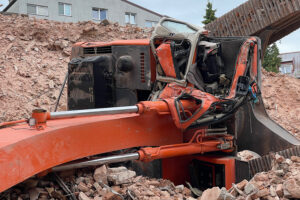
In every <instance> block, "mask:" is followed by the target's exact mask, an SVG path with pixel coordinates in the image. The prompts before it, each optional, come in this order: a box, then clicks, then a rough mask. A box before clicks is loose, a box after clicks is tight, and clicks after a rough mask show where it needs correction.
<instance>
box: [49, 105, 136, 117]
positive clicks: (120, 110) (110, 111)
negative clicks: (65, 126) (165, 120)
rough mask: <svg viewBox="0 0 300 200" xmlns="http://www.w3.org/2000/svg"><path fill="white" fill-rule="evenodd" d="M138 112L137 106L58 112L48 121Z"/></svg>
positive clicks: (52, 113) (51, 115) (52, 114)
mask: <svg viewBox="0 0 300 200" xmlns="http://www.w3.org/2000/svg"><path fill="white" fill-rule="evenodd" d="M138 110H139V109H138V107H137V106H123V107H112V108H97V109H86V110H71V111H60V112H51V113H50V119H60V118H69V117H80V116H91V115H112V114H123V113H137V112H138Z"/></svg>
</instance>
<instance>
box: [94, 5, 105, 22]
mask: <svg viewBox="0 0 300 200" xmlns="http://www.w3.org/2000/svg"><path fill="white" fill-rule="evenodd" d="M96 10H97V12H98V18H97V19H95V18H94V15H93V11H96ZM101 11H105V12H106V14H105V19H101ZM107 12H108V9H106V8H96V7H93V8H92V19H93V20H97V21H103V20H108V17H107Z"/></svg>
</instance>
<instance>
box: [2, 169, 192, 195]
mask: <svg viewBox="0 0 300 200" xmlns="http://www.w3.org/2000/svg"><path fill="white" fill-rule="evenodd" d="M91 171H92V170H86V171H82V170H78V171H77V172H76V173H75V171H66V172H62V173H60V174H59V177H61V180H62V182H63V183H64V184H65V185H66V186H67V187H68V188H69V190H70V193H69V194H66V192H65V191H64V190H63V189H62V188H61V187H60V186H59V184H56V183H55V181H51V179H50V180H45V178H44V179H29V180H27V181H25V182H24V183H22V184H19V185H18V186H15V187H14V188H12V189H10V190H9V191H7V192H6V193H4V194H2V197H3V198H6V199H18V200H22V199H24V200H25V199H30V200H43V199H59V200H65V199H67V197H68V196H70V195H74V197H75V198H77V199H79V200H101V199H102V200H124V199H149V200H159V199H178V200H179V199H184V198H185V199H191V200H192V199H194V198H192V197H191V191H190V190H189V189H188V188H186V187H184V186H183V185H178V186H175V185H174V184H173V183H172V182H171V181H168V180H163V179H151V178H146V177H142V176H136V173H135V172H134V171H131V170H128V169H127V168H126V167H115V168H107V167H106V166H105V165H103V166H101V167H99V168H97V169H96V170H95V171H94V173H92V172H91ZM24 192H25V193H24ZM0 199H1V197H0Z"/></svg>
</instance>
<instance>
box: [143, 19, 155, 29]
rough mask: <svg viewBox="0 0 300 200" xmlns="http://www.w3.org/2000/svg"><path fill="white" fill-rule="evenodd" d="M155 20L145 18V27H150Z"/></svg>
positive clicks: (153, 24)
mask: <svg viewBox="0 0 300 200" xmlns="http://www.w3.org/2000/svg"><path fill="white" fill-rule="evenodd" d="M156 24H157V22H156V21H150V20H146V22H145V27H147V28H151V27H154V26H156Z"/></svg>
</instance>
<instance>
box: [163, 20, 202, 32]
mask: <svg viewBox="0 0 300 200" xmlns="http://www.w3.org/2000/svg"><path fill="white" fill-rule="evenodd" d="M162 26H164V27H165V28H167V29H168V30H169V31H170V32H172V33H175V34H177V33H196V32H197V30H195V29H193V28H191V27H189V26H187V25H186V24H182V23H179V22H173V21H164V22H163V23H162Z"/></svg>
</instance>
